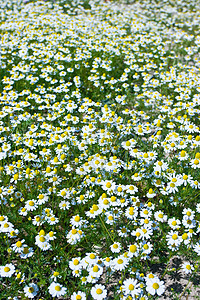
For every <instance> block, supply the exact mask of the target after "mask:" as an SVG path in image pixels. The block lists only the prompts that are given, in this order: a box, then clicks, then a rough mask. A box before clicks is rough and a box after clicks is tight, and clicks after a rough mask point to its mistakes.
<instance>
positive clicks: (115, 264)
mask: <svg viewBox="0 0 200 300" xmlns="http://www.w3.org/2000/svg"><path fill="white" fill-rule="evenodd" d="M128 263H129V261H128V259H127V258H126V257H124V255H120V256H118V257H117V258H115V259H114V260H113V261H112V269H114V270H117V271H122V270H124V269H125V267H126V266H127V265H128Z"/></svg>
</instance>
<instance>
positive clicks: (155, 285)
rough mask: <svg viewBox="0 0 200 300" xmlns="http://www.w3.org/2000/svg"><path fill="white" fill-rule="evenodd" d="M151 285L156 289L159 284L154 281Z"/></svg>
mask: <svg viewBox="0 0 200 300" xmlns="http://www.w3.org/2000/svg"><path fill="white" fill-rule="evenodd" d="M152 287H153V289H154V290H157V289H159V284H158V283H156V282H155V283H154V284H153V286H152Z"/></svg>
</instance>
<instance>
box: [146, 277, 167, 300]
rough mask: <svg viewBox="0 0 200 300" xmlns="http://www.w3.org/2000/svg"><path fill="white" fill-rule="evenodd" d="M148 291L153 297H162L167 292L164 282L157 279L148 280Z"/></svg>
mask: <svg viewBox="0 0 200 300" xmlns="http://www.w3.org/2000/svg"><path fill="white" fill-rule="evenodd" d="M146 284H147V285H146V290H147V292H148V293H149V294H151V295H153V296H154V295H156V294H157V295H158V296H161V295H162V294H163V293H164V291H165V285H164V281H161V280H159V279H158V278H157V277H154V278H151V279H148V280H147V281H146Z"/></svg>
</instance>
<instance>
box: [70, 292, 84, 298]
mask: <svg viewBox="0 0 200 300" xmlns="http://www.w3.org/2000/svg"><path fill="white" fill-rule="evenodd" d="M71 300H86V294H85V293H84V292H81V291H78V292H74V293H73V294H72V295H71Z"/></svg>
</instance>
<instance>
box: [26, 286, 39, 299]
mask: <svg viewBox="0 0 200 300" xmlns="http://www.w3.org/2000/svg"><path fill="white" fill-rule="evenodd" d="M38 291H39V289H38V286H37V284H35V283H31V284H29V285H26V286H25V287H24V294H25V296H26V297H28V298H34V297H35V296H36V295H37V292H38Z"/></svg>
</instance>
